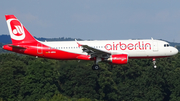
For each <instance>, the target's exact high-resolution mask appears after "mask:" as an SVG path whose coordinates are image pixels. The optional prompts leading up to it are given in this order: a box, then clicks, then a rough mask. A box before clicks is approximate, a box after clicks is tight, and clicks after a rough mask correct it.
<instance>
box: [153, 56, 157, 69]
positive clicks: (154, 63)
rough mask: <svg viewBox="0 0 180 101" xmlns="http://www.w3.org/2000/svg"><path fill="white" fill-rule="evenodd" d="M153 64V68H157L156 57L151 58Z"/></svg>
mask: <svg viewBox="0 0 180 101" xmlns="http://www.w3.org/2000/svg"><path fill="white" fill-rule="evenodd" d="M153 65H154V68H157V66H156V59H155V58H153Z"/></svg>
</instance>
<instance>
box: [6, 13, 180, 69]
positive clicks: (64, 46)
mask: <svg viewBox="0 0 180 101" xmlns="http://www.w3.org/2000/svg"><path fill="white" fill-rule="evenodd" d="M5 17H6V21H7V26H8V29H9V33H10V36H11V40H12V44H8V45H4V46H3V49H5V50H8V51H13V52H17V53H21V54H27V55H32V56H36V57H42V58H49V59H58V60H93V61H94V65H93V66H92V69H93V70H97V69H99V65H98V62H100V61H104V62H109V63H111V64H126V63H127V62H128V59H133V58H152V59H153V64H154V68H156V65H155V63H156V61H155V58H163V57H169V56H172V55H175V54H177V53H178V50H177V49H176V48H174V47H171V46H169V43H167V42H165V41H161V40H154V39H150V40H101V41H77V40H75V41H54V42H47V41H45V42H41V41H38V40H36V39H35V38H34V37H33V36H32V35H31V34H30V33H29V32H28V30H27V29H26V28H25V27H24V26H23V25H22V24H21V23H20V21H19V20H18V19H17V18H16V17H15V16H14V15H5Z"/></svg>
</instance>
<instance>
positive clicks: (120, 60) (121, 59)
mask: <svg viewBox="0 0 180 101" xmlns="http://www.w3.org/2000/svg"><path fill="white" fill-rule="evenodd" d="M107 61H109V62H110V63H112V64H127V62H128V55H127V54H115V55H111V56H110V58H108V59H107Z"/></svg>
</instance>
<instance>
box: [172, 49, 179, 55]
mask: <svg viewBox="0 0 180 101" xmlns="http://www.w3.org/2000/svg"><path fill="white" fill-rule="evenodd" d="M173 48H174V49H173V50H172V53H174V55H175V54H177V53H178V52H179V51H178V49H176V48H175V47H173Z"/></svg>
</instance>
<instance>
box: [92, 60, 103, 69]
mask: <svg viewBox="0 0 180 101" xmlns="http://www.w3.org/2000/svg"><path fill="white" fill-rule="evenodd" d="M100 61H102V59H101V58H99V57H97V58H96V60H95V61H94V65H93V66H92V70H98V69H100V67H99V65H98V64H97V63H98V62H100Z"/></svg>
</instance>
